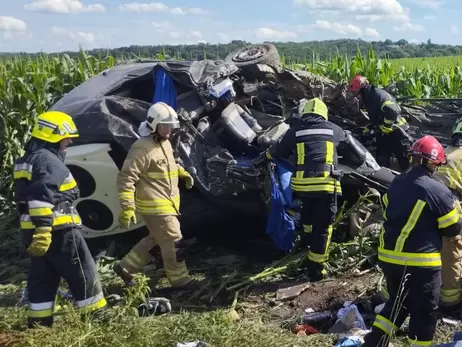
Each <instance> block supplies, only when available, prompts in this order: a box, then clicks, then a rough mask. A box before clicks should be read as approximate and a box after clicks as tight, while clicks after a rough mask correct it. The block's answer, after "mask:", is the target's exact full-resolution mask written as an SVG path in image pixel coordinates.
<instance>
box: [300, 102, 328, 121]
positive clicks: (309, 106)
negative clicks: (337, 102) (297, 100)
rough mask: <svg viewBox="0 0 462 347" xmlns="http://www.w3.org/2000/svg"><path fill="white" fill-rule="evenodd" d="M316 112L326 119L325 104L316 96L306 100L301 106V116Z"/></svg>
mask: <svg viewBox="0 0 462 347" xmlns="http://www.w3.org/2000/svg"><path fill="white" fill-rule="evenodd" d="M308 113H309V114H316V115H318V116H321V117H322V118H324V119H325V120H327V118H328V117H327V113H328V110H327V106H326V104H325V103H324V102H322V101H321V100H320V99H318V98H314V99H311V100H308V101H307V102H306V103H305V106H304V107H303V111H302V116H303V115H305V114H308Z"/></svg>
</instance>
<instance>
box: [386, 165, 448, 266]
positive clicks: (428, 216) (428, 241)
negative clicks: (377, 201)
mask: <svg viewBox="0 0 462 347" xmlns="http://www.w3.org/2000/svg"><path fill="white" fill-rule="evenodd" d="M384 199H386V200H388V206H387V208H386V215H385V218H386V219H385V221H384V223H383V227H384V230H385V233H384V235H383V244H382V245H381V246H382V247H380V248H379V254H380V257H387V256H388V255H393V256H394V258H395V259H396V260H397V261H398V259H401V257H402V253H403V252H404V253H407V254H406V256H405V257H403V258H402V261H403V263H402V265H405V261H406V260H407V261H408V262H410V261H411V259H413V257H414V258H418V257H420V255H419V254H420V253H426V255H425V257H426V258H428V259H429V257H430V256H429V254H433V255H434V257H435V258H431V259H432V262H431V263H429V266H432V264H436V263H439V264H440V256H439V252H440V250H441V234H440V230H439V224H438V218H440V216H441V215H442V213H443V212H444V211H443V210H441V208H440V206H438V204H437V202H438V201H441V200H444V201H451V199H452V197H451V195H450V192H449V190H448V189H447V188H446V187H445V186H444V185H443V184H441V183H440V182H437V181H436V180H434V179H433V178H432V177H431V176H430V173H429V172H428V171H427V170H426V169H425V168H423V167H422V166H418V167H415V168H413V169H411V170H410V171H408V172H406V173H404V174H401V175H400V176H398V177H396V178H395V179H394V180H393V182H392V184H391V186H390V187H389V189H388V191H387V193H386V195H385V196H384ZM449 218H450V216H448V219H449ZM443 220H444V219H443ZM381 249H383V250H384V251H381ZM385 250H386V251H385ZM411 253H412V254H415V256H414V255H412V256H411V255H410V254H411Z"/></svg>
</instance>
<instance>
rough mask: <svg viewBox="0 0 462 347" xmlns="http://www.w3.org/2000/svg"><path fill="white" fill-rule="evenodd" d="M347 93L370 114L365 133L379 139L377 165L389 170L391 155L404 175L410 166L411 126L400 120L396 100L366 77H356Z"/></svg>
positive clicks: (403, 119)
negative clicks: (409, 132) (371, 133)
mask: <svg viewBox="0 0 462 347" xmlns="http://www.w3.org/2000/svg"><path fill="white" fill-rule="evenodd" d="M348 91H349V92H350V93H352V94H353V95H354V96H355V97H358V98H359V99H360V101H361V102H362V104H363V105H364V106H365V108H366V110H367V114H368V116H369V119H370V121H371V125H370V126H369V127H368V128H367V129H366V130H365V133H370V132H371V131H372V130H373V131H374V133H375V135H376V144H377V151H376V157H377V162H378V164H379V165H380V166H385V167H390V159H391V155H392V154H394V155H395V156H396V159H398V162H399V166H400V168H401V170H402V171H405V170H406V169H407V168H408V166H409V160H408V154H407V153H408V150H409V146H410V140H409V135H408V134H407V133H406V131H407V130H408V129H409V124H408V123H407V121H406V119H405V118H404V117H402V116H401V108H400V107H399V105H398V104H397V102H396V100H395V98H393V96H391V95H390V94H389V93H387V92H386V91H385V90H383V89H380V88H377V87H376V86H374V85H371V84H369V81H368V80H367V78H366V77H363V76H356V77H354V78H353V79H352V80H351V82H350V85H349V86H348Z"/></svg>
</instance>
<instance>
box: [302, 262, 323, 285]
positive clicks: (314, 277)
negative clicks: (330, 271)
mask: <svg viewBox="0 0 462 347" xmlns="http://www.w3.org/2000/svg"><path fill="white" fill-rule="evenodd" d="M305 273H306V275H307V276H308V278H309V279H310V280H311V281H313V282H317V281H320V280H322V279H324V278H325V277H326V276H327V270H326V269H325V267H324V264H323V263H316V262H314V261H311V260H308V261H307V262H306V272H305Z"/></svg>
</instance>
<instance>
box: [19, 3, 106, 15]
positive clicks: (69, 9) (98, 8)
mask: <svg viewBox="0 0 462 347" xmlns="http://www.w3.org/2000/svg"><path fill="white" fill-rule="evenodd" d="M24 8H25V9H26V10H28V11H42V12H54V13H82V12H105V11H106V8H105V7H104V6H103V5H101V4H90V5H84V4H83V3H82V1H80V0H33V1H32V3H31V4H28V5H24Z"/></svg>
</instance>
